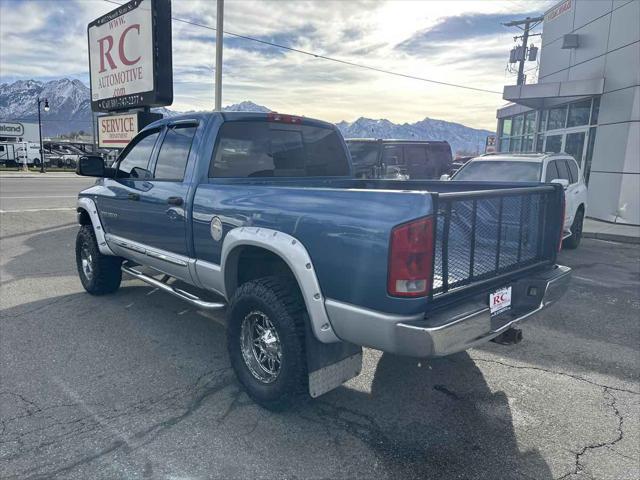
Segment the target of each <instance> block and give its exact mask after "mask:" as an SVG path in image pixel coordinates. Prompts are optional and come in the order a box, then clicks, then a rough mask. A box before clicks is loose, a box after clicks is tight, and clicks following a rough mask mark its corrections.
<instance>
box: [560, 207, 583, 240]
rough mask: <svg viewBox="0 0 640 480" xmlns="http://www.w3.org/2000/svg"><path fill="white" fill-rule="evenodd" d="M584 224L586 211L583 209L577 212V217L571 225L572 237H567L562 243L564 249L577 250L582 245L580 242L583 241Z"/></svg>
mask: <svg viewBox="0 0 640 480" xmlns="http://www.w3.org/2000/svg"><path fill="white" fill-rule="evenodd" d="M583 223H584V209H583V208H582V207H580V208H578V211H577V212H576V216H575V217H574V218H573V223H572V224H571V236H570V237H567V238H565V239H564V240H563V242H562V247H563V248H566V249H567V250H575V249H576V248H578V246H579V245H580V240H582V225H583Z"/></svg>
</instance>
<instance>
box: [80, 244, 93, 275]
mask: <svg viewBox="0 0 640 480" xmlns="http://www.w3.org/2000/svg"><path fill="white" fill-rule="evenodd" d="M80 261H81V262H82V272H83V273H84V276H85V277H86V279H87V280H89V281H91V279H93V258H92V256H91V252H90V251H89V247H88V246H87V245H83V246H82V250H80Z"/></svg>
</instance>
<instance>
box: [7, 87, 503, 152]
mask: <svg viewBox="0 0 640 480" xmlns="http://www.w3.org/2000/svg"><path fill="white" fill-rule="evenodd" d="M89 96H90V92H89V88H88V87H87V86H86V85H85V84H84V83H82V82H81V81H80V80H70V79H68V78H63V79H60V80H52V81H49V82H40V81H36V80H19V81H16V82H13V83H2V84H0V120H5V121H11V120H14V121H15V120H19V121H32V122H33V121H37V119H38V110H37V103H36V99H37V98H38V97H40V98H46V99H47V100H48V101H49V107H50V110H49V112H46V113H44V111H43V112H42V130H43V135H44V136H55V135H58V134H62V133H69V132H72V131H79V130H84V131H85V132H90V131H91V102H90V99H89ZM223 110H225V111H228V112H271V111H272V110H271V109H270V108H268V107H265V106H263V105H258V104H255V103H253V102H249V101H244V102H240V103H236V104H233V105H229V106H227V107H224V109H223ZM153 111H156V112H158V113H162V114H163V115H165V116H169V117H171V116H174V115H177V114H178V113H179V112H176V111H174V110H170V109H168V108H165V107H162V108H158V109H153ZM337 126H338V128H339V129H340V131H341V132H342V134H343V135H344V136H345V138H395V139H408V140H447V141H448V142H449V143H450V144H451V149H452V150H453V152H460V151H468V152H476V151H478V150H480V151H482V150H483V149H484V142H485V139H486V137H487V135H490V134H491V133H492V132H490V131H488V130H477V129H474V128H470V127H466V126H464V125H461V124H459V123H452V122H445V121H443V120H435V119H432V118H425V119H424V120H421V121H419V122H416V123H403V124H396V123H393V122H391V121H389V120H386V119H380V120H373V119H370V118H364V117H360V118H358V119H357V120H356V121H354V122H346V121H342V122H339V123H338V124H337Z"/></svg>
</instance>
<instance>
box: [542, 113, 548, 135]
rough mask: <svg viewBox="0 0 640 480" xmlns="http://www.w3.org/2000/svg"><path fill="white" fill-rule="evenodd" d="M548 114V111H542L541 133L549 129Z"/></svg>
mask: <svg viewBox="0 0 640 480" xmlns="http://www.w3.org/2000/svg"><path fill="white" fill-rule="evenodd" d="M547 113H549V111H548V110H541V111H540V131H541V132H544V131H545V130H546V129H547Z"/></svg>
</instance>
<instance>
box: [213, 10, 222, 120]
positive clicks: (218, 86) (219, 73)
mask: <svg viewBox="0 0 640 480" xmlns="http://www.w3.org/2000/svg"><path fill="white" fill-rule="evenodd" d="M217 7H218V8H217V16H216V74H215V79H216V80H215V81H216V93H215V96H216V105H215V109H216V111H218V112H219V111H220V110H222V25H223V19H224V0H218V2H217Z"/></svg>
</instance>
